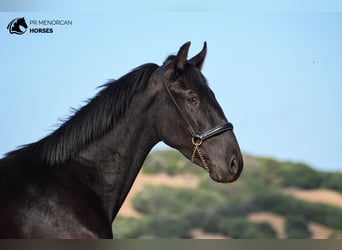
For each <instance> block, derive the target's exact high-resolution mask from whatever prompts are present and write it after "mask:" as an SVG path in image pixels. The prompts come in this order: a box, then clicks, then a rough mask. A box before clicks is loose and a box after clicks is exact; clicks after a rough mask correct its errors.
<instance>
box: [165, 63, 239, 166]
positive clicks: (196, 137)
mask: <svg viewBox="0 0 342 250" xmlns="http://www.w3.org/2000/svg"><path fill="white" fill-rule="evenodd" d="M160 79H161V81H162V83H163V85H164V87H165V89H166V92H167V93H168V95H169V96H170V98H171V100H172V102H173V103H174V104H175V106H176V108H177V110H178V113H179V114H180V115H181V117H182V119H183V120H184V122H185V123H186V126H187V128H188V130H189V132H190V134H191V136H192V139H191V142H192V144H193V145H194V146H195V148H194V151H193V153H192V156H191V162H194V160H195V157H196V153H198V155H199V157H200V159H201V162H202V163H203V166H204V168H205V170H206V171H207V172H210V168H209V166H208V164H207V162H206V160H205V158H204V156H203V154H202V152H201V150H200V146H201V145H202V144H203V142H204V141H205V140H207V139H208V138H210V137H213V136H215V135H218V134H220V133H222V132H225V131H227V130H233V124H231V123H230V122H227V123H223V124H221V125H218V126H216V127H214V128H212V129H209V130H207V131H205V132H203V133H202V134H197V133H196V132H195V130H194V129H193V128H192V126H191V124H190V122H189V120H188V119H187V118H186V116H185V115H184V113H183V111H182V110H181V108H180V107H179V105H178V103H177V101H176V99H175V97H174V96H173V94H172V92H171V90H170V88H169V86H168V84H167V81H166V79H165V78H164V75H163V67H160Z"/></svg>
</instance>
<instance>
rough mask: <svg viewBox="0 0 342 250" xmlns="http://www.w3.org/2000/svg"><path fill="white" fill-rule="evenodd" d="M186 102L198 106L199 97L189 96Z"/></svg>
mask: <svg viewBox="0 0 342 250" xmlns="http://www.w3.org/2000/svg"><path fill="white" fill-rule="evenodd" d="M186 100H187V102H188V103H189V104H197V97H196V96H194V95H189V96H187V97H186Z"/></svg>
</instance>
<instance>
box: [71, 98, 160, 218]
mask: <svg viewBox="0 0 342 250" xmlns="http://www.w3.org/2000/svg"><path fill="white" fill-rule="evenodd" d="M136 99H139V101H138V100H132V104H131V105H130V107H131V108H129V109H128V110H127V111H126V115H125V116H124V117H122V118H121V119H120V121H118V123H117V124H116V125H115V127H114V128H113V129H112V130H110V131H109V132H108V133H107V134H106V135H105V136H104V137H103V138H102V139H100V140H97V141H96V142H94V143H92V144H91V145H89V146H88V147H87V148H86V149H84V150H82V151H81V152H80V153H79V154H78V156H77V157H75V158H74V159H75V160H76V161H77V162H78V164H76V165H78V166H79V168H77V170H76V169H74V171H76V174H77V175H78V178H79V179H82V178H83V179H84V180H87V179H89V174H90V175H92V179H93V180H96V181H94V182H91V183H89V182H88V183H86V185H89V186H90V188H91V189H92V190H94V191H95V192H96V193H97V195H98V196H100V198H101V200H102V203H103V207H104V209H105V211H106V213H107V216H108V219H109V220H111V221H112V220H113V219H114V218H115V216H116V214H117V212H118V211H119V209H120V207H121V205H122V203H123V202H124V200H125V198H126V196H127V194H128V192H129V190H130V188H131V186H132V185H133V182H134V180H135V178H136V176H137V174H138V172H139V170H140V168H141V166H142V164H143V162H144V160H145V158H146V156H147V154H148V153H149V151H150V150H151V149H152V147H153V146H154V145H155V144H156V143H157V142H158V141H159V139H158V136H157V133H156V131H155V129H154V128H155V125H154V119H153V116H154V111H153V108H151V107H150V103H149V102H150V101H146V103H143V102H144V101H143V102H142V101H141V98H136ZM82 174H84V176H82Z"/></svg>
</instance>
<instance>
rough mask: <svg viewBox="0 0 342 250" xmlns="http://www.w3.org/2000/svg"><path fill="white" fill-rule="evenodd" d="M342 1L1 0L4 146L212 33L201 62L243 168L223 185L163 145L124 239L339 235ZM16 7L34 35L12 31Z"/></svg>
mask: <svg viewBox="0 0 342 250" xmlns="http://www.w3.org/2000/svg"><path fill="white" fill-rule="evenodd" d="M341 10H342V4H340V2H339V1H300V3H298V1H286V2H285V1H277V3H275V1H258V2H254V1H239V3H235V2H233V1H225V2H222V1H218V0H217V1H200V0H197V1H187V2H184V1H172V2H160V1H151V0H150V1H124V2H121V1H116V2H112V1H104V0H101V1H96V4H95V3H94V2H91V1H82V4H81V2H80V1H73V2H72V3H70V1H65V0H63V1H58V2H57V1H56V2H49V3H45V2H44V3H43V2H42V1H38V0H36V1H35V0H31V1H19V0H14V1H3V2H2V3H1V4H0V11H1V14H0V27H1V28H0V41H1V42H0V55H1V57H0V70H1V71H0V72H1V74H0V117H1V124H2V125H1V130H0V155H4V154H5V153H6V152H8V151H11V150H13V149H15V148H16V147H18V146H19V145H23V144H27V143H30V142H34V141H36V140H39V139H40V138H42V137H44V136H46V135H47V134H48V133H50V132H51V131H53V130H54V129H56V128H57V127H58V126H59V124H61V121H60V120H63V119H65V118H66V117H68V116H70V115H72V111H71V110H70V109H71V107H73V108H76V109H78V108H79V107H81V106H82V105H84V103H85V101H86V100H87V99H88V98H91V97H93V96H94V95H95V94H96V92H97V87H98V86H100V85H102V84H104V83H105V82H107V81H108V80H109V79H117V78H119V77H120V76H122V75H124V74H126V73H127V72H129V71H130V70H131V69H133V68H135V67H137V66H139V65H141V64H144V63H147V62H153V63H157V64H159V65H160V64H162V62H163V61H164V59H165V58H166V57H167V56H168V55H170V54H173V53H176V52H177V50H178V48H179V47H180V46H181V45H182V44H183V43H184V42H186V41H191V42H192V46H191V48H190V53H189V56H192V55H195V54H196V53H198V52H199V51H200V49H201V47H202V45H203V42H204V41H207V42H208V55H207V58H206V62H205V65H204V69H203V74H204V75H205V76H206V78H207V80H208V82H209V85H210V87H211V88H212V90H213V91H214V93H215V94H216V97H217V99H218V101H219V103H220V104H221V106H222V108H223V110H224V112H225V114H226V116H227V118H228V119H229V120H230V121H231V122H232V123H233V124H234V129H235V134H236V136H237V139H238V141H239V144H240V147H241V149H242V151H243V152H244V159H245V169H244V172H243V174H242V176H241V178H240V179H239V180H238V181H237V182H236V183H233V184H228V185H222V184H216V183H213V182H212V181H211V180H210V179H209V177H208V176H207V175H206V174H205V173H203V171H202V170H201V169H199V168H198V167H197V168H196V167H194V166H193V165H192V164H191V163H189V162H188V161H187V160H186V159H185V158H184V157H182V156H180V155H179V154H178V153H177V152H175V151H172V150H170V149H169V148H167V146H165V145H164V144H162V143H160V144H158V145H157V146H156V147H155V148H154V150H153V151H152V153H151V154H150V156H149V158H148V159H147V161H146V162H145V165H144V167H143V171H142V173H141V174H140V175H139V177H138V179H137V181H136V186H134V187H133V189H132V192H131V193H130V196H129V197H128V199H127V202H126V203H125V205H124V207H123V209H122V210H121V212H122V213H121V214H120V216H119V218H118V219H117V220H116V222H115V224H114V232H115V234H116V237H119V238H141V237H147V238H155V237H157V238H158V237H161V238H191V237H192V238H196V237H199V238H201V237H202V238H205V237H224V238H225V237H228V238H312V237H313V238H315V237H320V238H329V237H333V238H336V237H337V238H338V237H340V235H341V232H340V230H341V229H342V214H341V213H342V196H341V192H342V184H341V183H342V176H341V171H342V166H341V164H340V160H339V157H338V155H339V153H340V151H341V150H340V149H341V148H342V133H341V132H340V128H341V127H342V116H341V112H340V107H341V106H342V103H341V100H342V99H341V94H342V85H341V76H342V70H341V69H342V63H341V60H340V58H341V56H342V46H341V38H342V33H341V24H342V13H341ZM17 17H24V18H25V20H26V22H27V24H28V26H29V27H28V30H27V31H26V32H25V33H24V34H23V35H16V34H10V33H9V32H8V30H7V29H6V27H7V25H8V23H9V22H10V21H11V20H13V19H14V18H17ZM30 20H71V21H72V24H71V25H54V26H44V27H43V26H39V27H38V26H34V25H33V24H30ZM32 27H33V28H45V27H49V28H50V27H52V28H53V33H46V34H44V33H30V32H29V29H30V28H32ZM160 185H162V186H160Z"/></svg>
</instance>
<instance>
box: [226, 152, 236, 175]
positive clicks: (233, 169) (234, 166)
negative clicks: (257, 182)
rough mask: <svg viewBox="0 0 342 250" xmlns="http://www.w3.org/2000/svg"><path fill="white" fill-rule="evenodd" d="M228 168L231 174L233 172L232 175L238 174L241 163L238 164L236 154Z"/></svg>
mask: <svg viewBox="0 0 342 250" xmlns="http://www.w3.org/2000/svg"><path fill="white" fill-rule="evenodd" d="M228 170H229V172H230V174H232V175H236V174H237V173H238V171H239V164H238V162H237V159H236V157H235V156H233V157H232V158H231V159H230V163H229V166H228Z"/></svg>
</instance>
